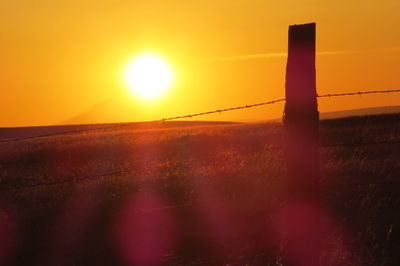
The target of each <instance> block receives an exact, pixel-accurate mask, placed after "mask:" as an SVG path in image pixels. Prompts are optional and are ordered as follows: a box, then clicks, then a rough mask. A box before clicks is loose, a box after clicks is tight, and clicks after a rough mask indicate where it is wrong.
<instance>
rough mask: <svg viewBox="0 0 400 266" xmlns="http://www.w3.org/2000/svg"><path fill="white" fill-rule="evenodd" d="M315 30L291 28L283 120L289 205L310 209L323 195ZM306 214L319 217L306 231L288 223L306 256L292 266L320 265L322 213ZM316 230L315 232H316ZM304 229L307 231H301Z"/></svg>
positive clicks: (291, 235) (310, 220) (312, 26)
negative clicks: (320, 175) (320, 218)
mask: <svg viewBox="0 0 400 266" xmlns="http://www.w3.org/2000/svg"><path fill="white" fill-rule="evenodd" d="M315 28H316V27H315V23H310V24H304V25H292V26H290V27H289V48H288V60H287V67H286V104H285V114H284V118H283V121H284V127H285V134H286V140H285V143H286V144H285V145H286V147H285V155H286V162H287V173H288V197H289V203H291V204H303V205H301V206H309V208H313V207H312V206H315V205H317V203H318V194H319V193H318V188H317V182H318V172H319V167H318V164H319V153H318V121H319V113H318V105H317V97H316V96H317V92H316V73H315V72H316V70H315ZM306 213H308V214H307V215H309V216H315V217H307V218H306V220H307V221H308V223H309V224H306V225H303V228H300V229H299V228H298V227H296V226H291V225H290V223H296V221H294V220H292V221H288V223H289V226H288V228H287V230H288V232H287V234H288V235H289V236H288V239H291V241H294V242H296V243H298V247H295V248H297V249H299V250H297V251H293V252H295V253H297V254H299V256H300V257H302V258H299V260H297V261H295V262H293V261H292V262H290V263H289V264H290V265H293V264H292V263H294V265H308V266H314V265H319V254H320V252H319V236H318V235H319V233H318V229H317V227H318V218H317V216H318V214H317V213H315V214H313V212H311V213H309V212H307V211H304V214H306ZM289 216H290V215H289ZM291 218H292V219H293V218H296V217H291ZM314 223H315V224H314ZM313 227H314V228H313ZM312 229H315V231H314V232H312ZM290 230H292V231H290ZM301 230H303V231H304V232H300V231H301ZM301 238H302V239H301ZM292 248H293V245H292ZM289 252H290V251H289ZM295 260H296V259H295Z"/></svg>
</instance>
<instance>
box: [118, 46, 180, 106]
mask: <svg viewBox="0 0 400 266" xmlns="http://www.w3.org/2000/svg"><path fill="white" fill-rule="evenodd" d="M172 81H173V72H172V69H171V67H170V66H169V65H168V64H167V62H166V61H165V60H164V59H163V58H162V57H160V56H158V55H156V54H151V53H143V54H140V55H138V56H136V57H135V58H133V59H132V61H131V62H130V63H129V64H128V65H127V67H126V69H125V82H126V83H127V85H128V87H129V88H130V89H131V91H132V93H133V94H134V95H135V96H138V97H139V98H141V99H144V100H151V99H155V98H159V97H160V96H162V95H163V94H164V93H165V92H166V91H167V90H168V89H169V88H170V87H171V85H172Z"/></svg>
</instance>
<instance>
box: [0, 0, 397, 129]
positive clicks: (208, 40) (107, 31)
mask: <svg viewBox="0 0 400 266" xmlns="http://www.w3.org/2000/svg"><path fill="white" fill-rule="evenodd" d="M399 14H400V1H398V0H382V1H374V0H352V1H348V0H336V1H322V0H321V1H311V0H308V1H297V0H290V1H289V0H288V1H275V0H274V1H272V0H270V1H268V0H253V1H249V0H229V1H228V0H224V1H214V0H213V1H211V0H202V1H194V0H186V1H182V0H179V1H178V0H159V1H151V0H141V1H138V0H136V1H125V0H119V1H115V0H113V1H111V0H107V1H105V0H104V1H100V0H87V1H81V0H57V1H54V0H41V1H32V0H12V1H11V0H10V1H7V0H2V1H0V28H1V33H0V59H1V60H0V71H1V72H0V73H1V74H0V86H1V90H0V91H1V97H0V126H27V125H50V124H60V123H62V122H63V121H67V120H69V119H70V118H72V117H75V116H78V115H80V114H82V113H85V112H86V111H88V110H90V109H91V108H93V106H102V105H101V103H102V102H104V101H114V102H115V103H121V105H124V107H123V108H125V109H124V110H127V109H126V106H129V107H130V108H131V107H132V113H129V114H126V113H125V115H124V116H123V117H122V116H120V118H115V117H112V116H111V118H110V117H108V118H107V117H106V116H104V117H105V118H104V120H105V121H104V122H111V121H116V120H132V121H140V120H147V119H156V118H161V117H167V116H175V115H180V114H187V113H194V112H200V111H207V110H213V109H218V108H224V107H230V106H232V105H233V106H235V105H243V104H251V103H256V102H262V101H266V100H269V99H275V98H281V97H283V96H284V82H285V81H284V77H285V64H286V57H285V55H284V54H282V53H285V52H286V50H287V28H288V25H290V24H300V23H305V22H316V23H317V50H318V52H319V53H320V54H319V55H318V56H317V88H318V92H319V93H336V92H341V91H358V90H371V89H374V90H375V89H398V88H399V87H400V84H399V79H400V67H399V62H400V27H399V25H400V16H399ZM144 50H146V51H148V50H152V51H155V52H157V53H159V54H160V55H161V56H163V57H164V58H165V59H166V60H168V61H169V62H170V64H171V65H172V66H173V68H174V69H175V71H176V75H177V80H176V82H175V84H174V86H173V87H172V88H171V90H170V92H169V93H168V94H166V95H165V97H162V98H160V99H159V100H158V101H156V102H152V103H146V102H138V100H137V99H135V98H134V97H133V96H132V95H130V94H129V92H128V88H127V86H126V85H125V84H124V83H123V78H122V76H121V72H122V68H123V66H124V65H126V62H127V60H129V58H132V57H133V56H135V54H137V53H140V52H141V51H144ZM99 103H100V104H99ZM319 103H320V111H333V110H342V109H353V108H361V107H372V106H382V105H399V104H400V95H399V94H397V95H375V96H363V97H361V98H360V97H358V96H357V97H355V98H354V97H346V98H335V99H329V100H328V99H326V100H322V99H321V100H320V101H319ZM112 106H113V107H112V108H113V109H115V108H118V104H113V105H112ZM282 106H283V105H282V104H277V105H274V106H265V107H260V108H257V109H253V110H244V111H235V112H231V113H226V114H221V115H217V116H209V117H206V118H205V119H209V120H235V119H239V120H255V119H267V118H273V117H279V116H280V115H281V113H282ZM101 119H102V118H100V120H99V121H101ZM99 121H96V122H99ZM82 122H86V121H82Z"/></svg>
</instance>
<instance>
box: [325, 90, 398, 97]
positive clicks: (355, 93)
mask: <svg viewBox="0 0 400 266" xmlns="http://www.w3.org/2000/svg"><path fill="white" fill-rule="evenodd" d="M392 92H393V93H395V92H400V90H383V91H378V90H375V91H357V92H346V93H332V94H322V95H317V98H327V97H329V98H330V97H338V96H353V95H364V94H376V93H392Z"/></svg>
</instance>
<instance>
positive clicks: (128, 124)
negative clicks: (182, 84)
mask: <svg viewBox="0 0 400 266" xmlns="http://www.w3.org/2000/svg"><path fill="white" fill-rule="evenodd" d="M397 92H400V89H397V90H372V91H357V92H346V93H332V94H322V95H317V96H316V97H317V98H331V97H340V96H354V95H360V96H361V95H364V94H382V93H397ZM283 101H286V99H285V98H281V99H276V100H272V101H267V102H261V103H255V104H246V105H242V106H236V107H230V108H225V109H217V110H213V111H207V112H201V113H195V114H189V115H180V116H173V117H168V118H162V119H158V120H151V121H143V122H142V123H153V122H166V121H171V120H178V119H184V118H193V117H198V116H204V115H210V114H216V113H223V112H228V111H233V110H240V109H247V108H252V107H257V106H263V105H270V104H275V103H278V102H283ZM131 125H132V123H120V124H113V125H110V126H104V127H98V128H96V127H94V128H87V129H77V130H68V131H62V132H56V133H49V134H42V135H37V136H29V137H21V138H12V139H9V138H8V139H0V143H7V142H15V141H22V140H29V139H36V138H43V137H51V136H56V135H65V134H77V133H83V132H87V131H98V130H107V129H117V128H121V127H126V126H131Z"/></svg>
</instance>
